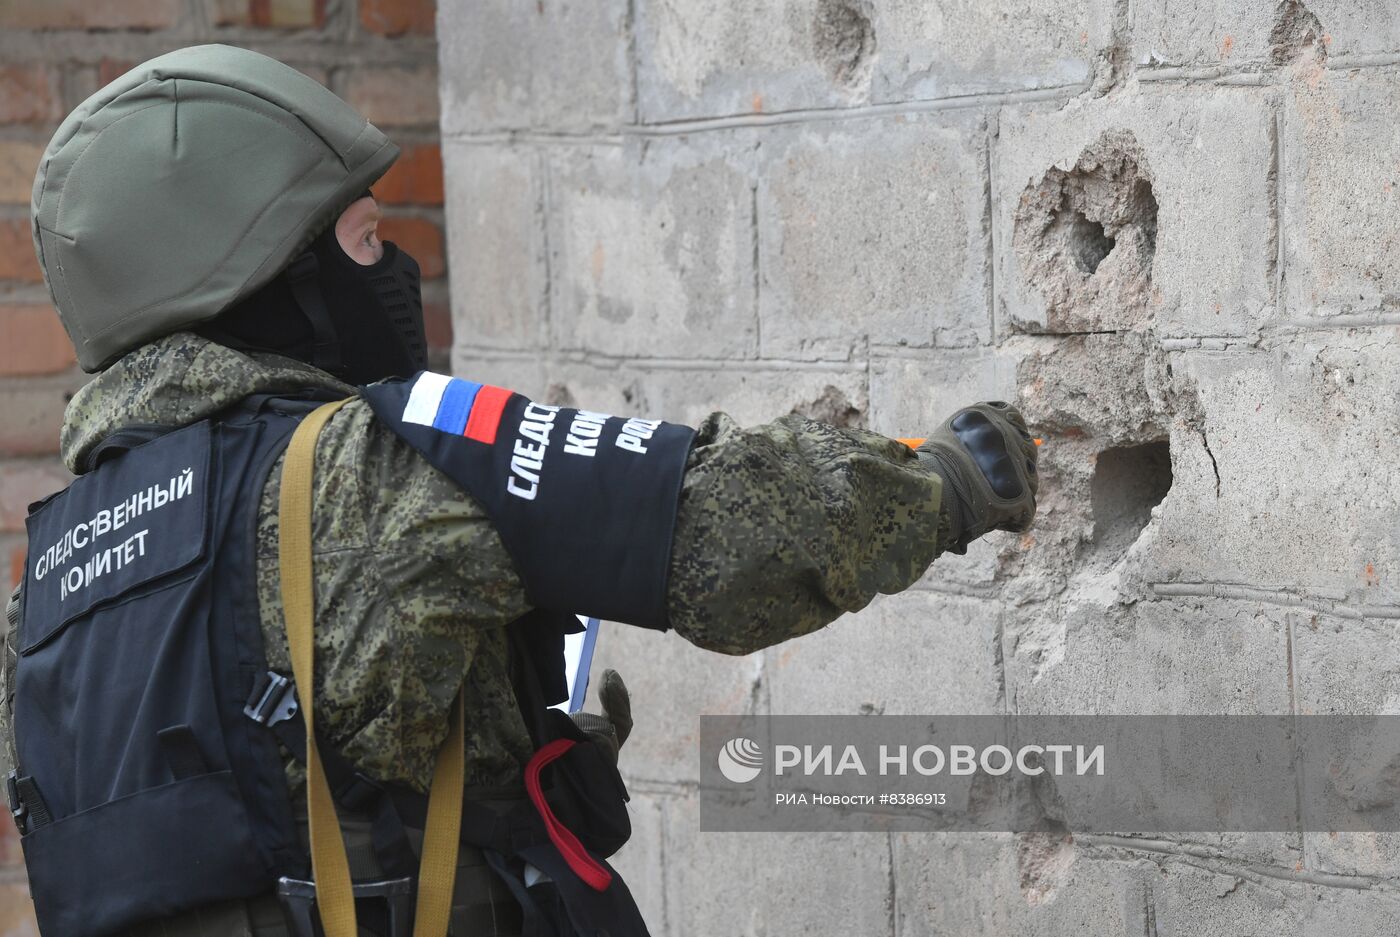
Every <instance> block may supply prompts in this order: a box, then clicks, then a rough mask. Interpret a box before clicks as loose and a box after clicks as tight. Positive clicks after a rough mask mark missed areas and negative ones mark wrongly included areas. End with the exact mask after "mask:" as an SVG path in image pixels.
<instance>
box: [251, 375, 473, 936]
mask: <svg viewBox="0 0 1400 937" xmlns="http://www.w3.org/2000/svg"><path fill="white" fill-rule="evenodd" d="M346 402H347V401H344V400H341V401H337V402H335V403H328V404H326V405H324V406H322V407H319V408H317V409H316V410H315V411H313V412H312V413H311V414H310V415H309V416H307V417H306V419H304V420H303V421H302V422H301V424H300V425H299V426H298V427H297V430H296V432H295V433H294V434H293V435H292V440H291V442H290V444H289V445H288V447H287V454H286V456H285V459H284V461H283V465H282V489H281V495H280V502H279V505H278V513H279V517H280V522H279V530H278V563H279V567H280V572H281V577H282V610H283V615H284V616H285V618H286V626H287V643H288V646H289V650H290V652H291V659H292V672H293V675H294V678H295V680H296V684H297V686H299V687H302V688H303V692H302V693H301V694H300V706H301V714H302V719H303V721H304V722H305V725H306V776H307V777H306V781H307V783H306V807H307V817H308V822H309V826H310V834H311V867H312V872H313V875H314V877H315V888H316V904H317V909H318V910H319V912H320V917H321V927H322V929H323V930H324V932H325V934H326V937H357V934H358V930H357V927H356V921H355V893H354V887H353V885H352V883H351V881H350V863H349V860H348V858H347V856H346V852H345V840H344V839H343V838H342V836H341V833H340V824H339V822H338V820H337V818H336V813H335V800H334V797H333V796H332V794H331V789H330V785H329V783H328V781H327V779H326V773H325V770H324V767H323V766H322V763H321V758H320V755H319V753H318V751H317V738H316V731H315V719H314V698H315V685H316V684H315V676H314V675H315V672H316V671H315V641H314V637H313V628H314V619H315V608H316V603H315V580H314V578H313V575H312V550H311V502H312V480H313V478H312V474H313V466H314V460H315V451H316V440H317V438H318V437H319V435H320V433H321V429H322V428H323V427H324V426H325V425H326V423H327V422H328V421H329V420H330V418H331V417H332V416H333V415H334V414H335V412H336V411H337V410H339V409H340V408H341V407H342V406H344V405H345V403H346ZM463 705H464V704H463V701H462V694H461V692H460V690H459V692H458V694H457V698H456V700H455V701H454V703H453V707H452V716H451V719H450V724H449V727H448V734H447V739H446V740H445V741H444V743H443V747H442V749H441V751H439V753H438V760H437V765H436V767H435V769H434V771H433V783H432V788H431V790H430V792H429V795H428V823H427V827H426V829H425V832H424V838H423V855H422V860H421V865H420V867H419V873H418V901H417V910H416V912H415V915H414V917H415V921H414V934H415V937H446V934H447V926H448V922H449V918H450V916H451V911H452V889H453V885H454V880H455V877H456V872H457V849H458V836H459V835H460V832H461V819H462V789H463V786H464V783H465V770H466V767H465V762H466V757H465V742H464V739H463V735H462V723H463V712H462V709H463Z"/></svg>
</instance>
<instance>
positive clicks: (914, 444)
mask: <svg viewBox="0 0 1400 937" xmlns="http://www.w3.org/2000/svg"><path fill="white" fill-rule="evenodd" d="M924 441H925V440H924V439H900V442H902V443H904V444H905V445H906V446H908V447H909V448H910V449H917V448H919V447H920V446H922V445H923V444H924ZM1031 441H1032V442H1034V443H1035V444H1036V445H1037V446H1043V445H1045V440H1043V439H1041V438H1040V437H1039V436H1037V437H1036V438H1035V439H1033V440H1031Z"/></svg>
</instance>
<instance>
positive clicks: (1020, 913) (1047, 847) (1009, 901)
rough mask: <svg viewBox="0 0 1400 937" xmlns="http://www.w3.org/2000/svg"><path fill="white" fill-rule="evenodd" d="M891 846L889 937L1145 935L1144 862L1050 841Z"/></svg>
mask: <svg viewBox="0 0 1400 937" xmlns="http://www.w3.org/2000/svg"><path fill="white" fill-rule="evenodd" d="M893 841H894V862H895V868H896V870H897V871H898V875H899V887H898V889H897V891H896V896H895V901H896V908H897V914H898V923H899V926H898V929H897V931H896V933H898V934H901V935H905V937H941V935H944V934H1017V935H1034V937H1041V935H1044V937H1052V935H1053V937H1060V935H1063V934H1079V933H1085V934H1115V935H1116V934H1131V935H1134V937H1136V935H1138V934H1153V933H1154V931H1153V930H1151V929H1150V928H1149V927H1148V924H1147V922H1146V921H1145V920H1143V913H1142V912H1143V893H1144V890H1145V888H1146V887H1147V884H1146V883H1148V882H1150V881H1151V879H1152V877H1153V875H1154V873H1155V872H1156V871H1157V870H1156V868H1155V866H1153V865H1152V863H1151V862H1149V861H1147V860H1143V859H1131V858H1127V859H1124V860H1122V861H1104V860H1102V859H1099V858H1095V857H1093V856H1091V855H1085V853H1084V850H1083V849H1082V848H1081V847H1080V846H1079V845H1078V844H1077V843H1076V842H1075V841H1074V840H1073V839H1072V838H1068V837H1063V836H1060V835H1057V834H1021V835H1014V834H1010V833H998V834H975V835H974V834H914V833H904V834H896V835H895V836H894V837H893ZM1161 933H1162V934H1163V935H1164V937H1165V935H1166V934H1167V933H1177V932H1174V931H1173V932H1168V931H1162V932H1161ZM1181 933H1183V934H1185V933H1197V932H1193V931H1184V932H1181Z"/></svg>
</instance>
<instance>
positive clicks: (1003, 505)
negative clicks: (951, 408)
mask: <svg viewBox="0 0 1400 937" xmlns="http://www.w3.org/2000/svg"><path fill="white" fill-rule="evenodd" d="M915 455H916V456H917V457H918V458H919V459H920V461H922V462H925V463H926V464H928V465H929V467H930V468H931V469H933V471H934V472H936V473H937V474H938V476H939V477H940V478H942V479H943V513H944V518H945V520H944V523H945V524H946V525H947V535H946V537H945V542H944V544H941V545H940V548H941V549H943V550H950V551H952V552H953V553H959V554H961V553H966V552H967V545H968V544H969V543H971V542H972V541H974V540H976V539H977V538H978V537H980V536H982V535H983V534H985V533H987V532H988V531H991V530H1012V531H1023V530H1025V529H1027V528H1028V527H1030V525H1031V521H1032V520H1033V519H1034V518H1035V493H1036V490H1037V489H1038V488H1039V485H1040V482H1039V478H1038V476H1037V474H1036V448H1035V442H1034V441H1033V440H1032V439H1031V434H1030V431H1029V430H1027V428H1026V421H1025V419H1024V418H1023V417H1022V416H1021V414H1020V413H1019V412H1018V411H1017V410H1016V408H1015V407H1013V406H1011V405H1010V404H1008V403H1005V402H1003V401H1000V400H992V401H988V402H984V403H977V404H973V405H972V406H970V407H965V408H963V409H962V410H959V411H958V412H957V413H954V414H953V415H952V416H951V417H949V418H948V419H947V420H946V421H944V423H943V425H942V426H940V427H938V429H937V430H936V431H935V432H934V434H933V435H932V436H930V437H929V438H928V439H926V440H925V441H924V442H923V444H922V445H920V446H919V448H918V449H916V450H915Z"/></svg>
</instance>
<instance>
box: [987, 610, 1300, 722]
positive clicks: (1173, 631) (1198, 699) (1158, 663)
mask: <svg viewBox="0 0 1400 937" xmlns="http://www.w3.org/2000/svg"><path fill="white" fill-rule="evenodd" d="M1284 615H1285V613H1284V612H1283V611H1282V610H1280V609H1273V608H1269V607H1267V606H1265V607H1260V606H1257V605H1255V604H1253V603H1245V602H1231V601H1223V600H1218V599H1191V600H1182V601H1173V602H1138V603H1136V604H1133V605H1102V604H1099V602H1097V601H1092V600H1079V601H1075V600H1073V599H1067V600H1063V601H1062V602H1059V603H1053V604H1047V605H1041V606H1027V607H1023V608H1021V609H1018V610H1016V611H1015V612H1014V613H1012V612H1008V613H1007V614H1006V615H1004V617H1003V621H1004V622H1005V637H1004V639H1003V650H1004V654H1005V668H1006V694H1007V708H1008V710H1009V711H1011V712H1015V713H1025V714H1046V715H1051V714H1054V715H1093V714H1115V715H1133V714H1153V713H1172V714H1178V715H1191V714H1203V715H1215V714H1240V715H1253V714H1268V715H1274V714H1280V713H1287V712H1289V711H1290V706H1291V701H1290V699H1289V688H1288V654H1287V650H1288V634H1287V628H1286V625H1285V620H1284Z"/></svg>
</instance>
